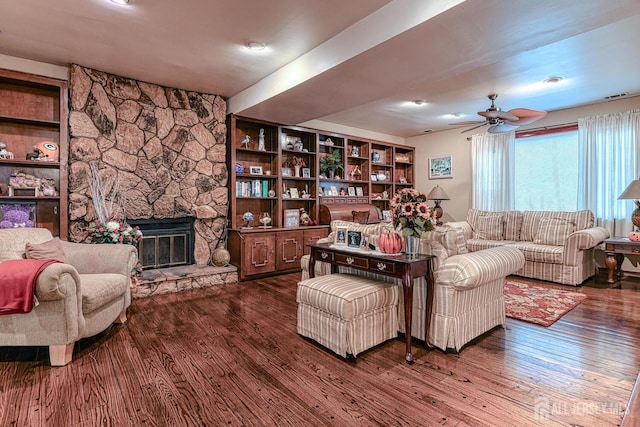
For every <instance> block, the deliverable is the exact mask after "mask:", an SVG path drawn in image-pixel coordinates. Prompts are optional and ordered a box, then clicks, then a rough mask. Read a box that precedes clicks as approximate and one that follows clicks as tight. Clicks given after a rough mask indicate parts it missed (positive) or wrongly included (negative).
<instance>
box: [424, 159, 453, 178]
mask: <svg viewBox="0 0 640 427" xmlns="http://www.w3.org/2000/svg"><path fill="white" fill-rule="evenodd" d="M442 178H453V157H452V156H446V157H435V158H431V159H429V179H442Z"/></svg>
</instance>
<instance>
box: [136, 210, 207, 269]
mask: <svg viewBox="0 0 640 427" xmlns="http://www.w3.org/2000/svg"><path fill="white" fill-rule="evenodd" d="M129 223H130V224H131V225H132V226H137V227H139V228H140V230H141V231H142V234H143V238H142V241H141V242H140V243H139V244H138V258H139V260H140V264H142V269H143V270H145V269H150V268H163V267H176V266H180V265H191V264H193V250H194V237H195V235H194V234H195V233H194V230H193V218H174V219H163V220H156V219H139V220H131V221H129Z"/></svg>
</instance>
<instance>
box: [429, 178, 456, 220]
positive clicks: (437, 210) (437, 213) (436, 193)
mask: <svg viewBox="0 0 640 427" xmlns="http://www.w3.org/2000/svg"><path fill="white" fill-rule="evenodd" d="M427 200H433V201H434V202H435V204H436V205H435V206H434V207H433V216H434V217H435V219H436V225H442V221H440V218H441V217H442V213H443V212H442V208H441V207H440V202H441V201H443V200H451V199H450V198H449V196H447V193H445V192H444V190H443V189H442V188H440V186H439V185H436V186H435V187H433V189H432V190H431V191H430V192H429V194H427Z"/></svg>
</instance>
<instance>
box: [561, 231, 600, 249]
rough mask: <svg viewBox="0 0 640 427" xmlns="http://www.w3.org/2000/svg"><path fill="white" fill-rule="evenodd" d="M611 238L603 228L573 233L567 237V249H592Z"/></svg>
mask: <svg viewBox="0 0 640 427" xmlns="http://www.w3.org/2000/svg"><path fill="white" fill-rule="evenodd" d="M609 236H610V234H609V231H608V230H607V229H606V228H603V227H591V228H586V229H584V230H579V231H576V232H574V233H571V234H570V235H569V237H567V242H566V243H565V247H569V246H575V248H576V249H578V250H585V249H591V248H595V247H596V246H598V245H599V244H600V243H602V242H603V241H604V240H605V239H608V238H609Z"/></svg>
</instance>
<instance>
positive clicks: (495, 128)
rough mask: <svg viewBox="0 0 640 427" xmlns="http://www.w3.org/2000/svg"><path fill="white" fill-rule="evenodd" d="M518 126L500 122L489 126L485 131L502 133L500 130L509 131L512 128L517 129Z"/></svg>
mask: <svg viewBox="0 0 640 427" xmlns="http://www.w3.org/2000/svg"><path fill="white" fill-rule="evenodd" d="M517 128H518V126H513V125H510V124H507V123H500V124H497V125H493V126H491V127H490V128H489V129H487V132H489V133H502V132H510V131H512V130H514V129H517Z"/></svg>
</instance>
